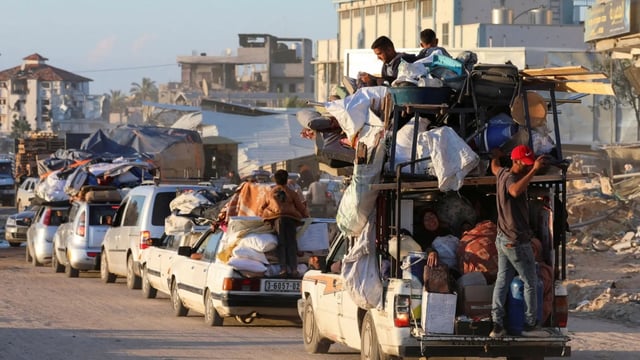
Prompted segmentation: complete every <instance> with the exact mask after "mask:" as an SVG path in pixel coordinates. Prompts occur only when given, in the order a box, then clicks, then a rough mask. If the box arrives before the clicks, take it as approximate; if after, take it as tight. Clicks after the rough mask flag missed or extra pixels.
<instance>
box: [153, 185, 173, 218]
mask: <svg viewBox="0 0 640 360" xmlns="http://www.w3.org/2000/svg"><path fill="white" fill-rule="evenodd" d="M175 198H176V192H175V191H171V192H163V193H158V194H156V199H155V201H154V202H153V213H152V214H151V225H154V226H164V219H165V218H166V217H167V216H169V215H171V209H170V208H169V203H170V202H171V201H172V200H173V199H175Z"/></svg>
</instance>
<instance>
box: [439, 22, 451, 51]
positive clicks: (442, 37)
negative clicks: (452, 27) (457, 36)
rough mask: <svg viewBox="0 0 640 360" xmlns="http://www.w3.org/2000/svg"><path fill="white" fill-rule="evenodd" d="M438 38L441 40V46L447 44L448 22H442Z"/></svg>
mask: <svg viewBox="0 0 640 360" xmlns="http://www.w3.org/2000/svg"><path fill="white" fill-rule="evenodd" d="M440 40H442V46H449V23H444V24H442V31H441V32H440Z"/></svg>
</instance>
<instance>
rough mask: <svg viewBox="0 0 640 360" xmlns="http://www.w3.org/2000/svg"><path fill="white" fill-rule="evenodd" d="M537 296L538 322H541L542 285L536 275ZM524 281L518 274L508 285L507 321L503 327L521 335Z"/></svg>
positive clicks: (522, 327) (513, 333) (523, 320)
mask: <svg viewBox="0 0 640 360" xmlns="http://www.w3.org/2000/svg"><path fill="white" fill-rule="evenodd" d="M536 280H537V281H536V285H537V296H538V323H541V322H542V301H543V295H544V286H543V284H542V280H540V278H538V277H537V276H536ZM524 308H525V304H524V282H523V281H522V279H521V278H520V276H516V277H514V278H513V280H512V281H511V285H510V286H509V295H508V297H507V322H506V326H505V328H506V329H507V332H508V333H509V334H511V335H522V330H524V322H525V316H524Z"/></svg>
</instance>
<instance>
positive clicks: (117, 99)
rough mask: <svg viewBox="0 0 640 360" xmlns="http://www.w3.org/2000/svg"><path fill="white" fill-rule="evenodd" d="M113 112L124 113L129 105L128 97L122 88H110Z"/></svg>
mask: <svg viewBox="0 0 640 360" xmlns="http://www.w3.org/2000/svg"><path fill="white" fill-rule="evenodd" d="M109 100H110V102H111V112H112V113H118V114H122V113H123V112H124V109H125V108H126V107H127V97H126V96H125V95H124V94H123V93H122V91H120V90H109Z"/></svg>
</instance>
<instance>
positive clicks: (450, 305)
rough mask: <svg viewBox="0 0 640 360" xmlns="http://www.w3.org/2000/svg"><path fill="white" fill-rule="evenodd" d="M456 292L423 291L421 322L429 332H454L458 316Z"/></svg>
mask: <svg viewBox="0 0 640 360" xmlns="http://www.w3.org/2000/svg"><path fill="white" fill-rule="evenodd" d="M456 299H457V295H456V294H438V293H430V292H426V291H425V292H423V293H422V317H421V319H420V323H421V324H422V329H424V331H425V332H427V333H438V334H453V324H454V322H455V317H456Z"/></svg>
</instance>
